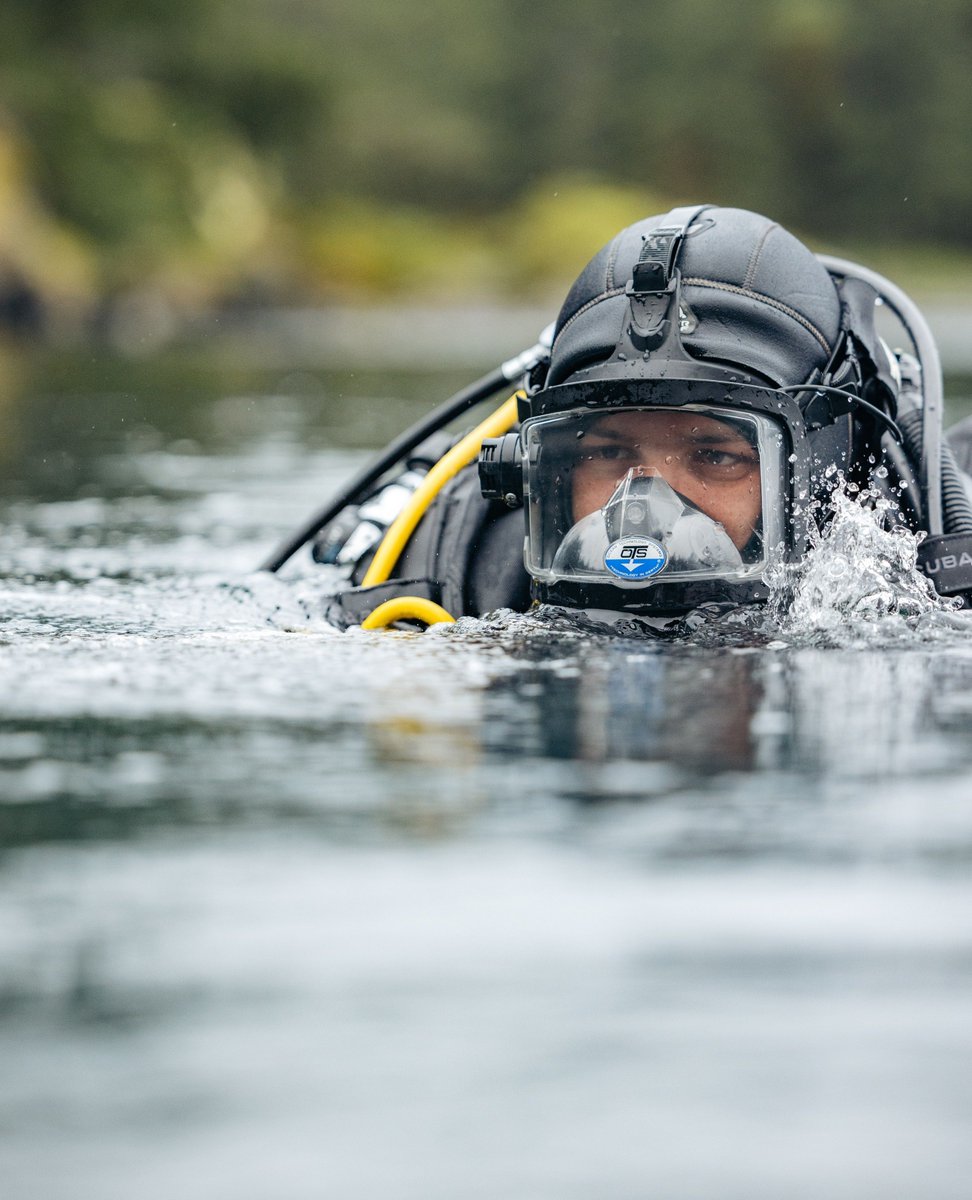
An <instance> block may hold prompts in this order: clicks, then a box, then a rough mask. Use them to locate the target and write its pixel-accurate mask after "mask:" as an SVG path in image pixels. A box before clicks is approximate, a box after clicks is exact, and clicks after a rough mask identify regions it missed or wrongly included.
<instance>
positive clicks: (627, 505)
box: [523, 389, 790, 608]
mask: <svg viewBox="0 0 972 1200" xmlns="http://www.w3.org/2000/svg"><path fill="white" fill-rule="evenodd" d="M655 390H657V389H655ZM710 390H711V389H710ZM523 444H524V451H523V463H524V498H525V501H526V504H527V541H526V566H527V570H528V571H529V572H530V574H531V575H532V576H533V578H534V579H535V580H536V581H537V583H538V584H539V585H540V586H541V587H543V588H544V589H545V591H546V592H547V593H548V597H549V598H551V599H555V598H557V597H558V596H562V597H566V596H567V595H570V596H571V597H572V598H573V602H574V603H577V602H582V601H581V600H580V597H581V595H582V594H588V593H594V592H597V591H599V590H600V591H603V590H604V589H610V590H613V589H622V590H623V592H624V593H625V595H624V597H623V600H622V602H621V603H620V604H619V603H613V604H610V605H605V606H607V607H624V608H631V607H633V606H638V607H640V606H641V605H644V604H652V603H653V602H654V601H656V600H658V599H663V602H664V603H665V604H667V605H671V604H672V589H673V587H674V588H677V589H678V590H680V591H682V592H685V591H686V589H688V592H689V593H691V595H692V597H693V599H691V600H689V601H688V603H696V602H698V600H697V597H698V595H699V594H700V589H704V588H707V590H708V593H709V598H711V596H712V594H721V592H720V589H721V587H722V586H723V585H725V586H728V587H735V588H736V589H737V590H738V589H739V588H740V587H747V586H748V587H753V586H758V585H759V584H760V583H761V580H762V576H763V574H764V572H765V570H766V569H767V567H768V566H769V565H770V564H771V563H772V562H774V561H777V560H779V559H780V558H781V557H784V556H785V554H786V543H787V538H786V534H785V529H784V520H785V516H786V513H787V511H788V509H789V507H790V506H789V500H788V494H787V493H788V490H789V489H788V487H787V478H788V477H787V476H786V473H785V470H784V467H785V466H788V465H789V464H787V463H786V457H787V456H786V455H785V454H784V448H785V446H786V445H787V439H786V437H785V435H784V429H783V426H782V425H781V424H780V423H779V422H778V421H776V420H775V419H774V418H773V417H771V416H769V415H768V414H764V413H759V412H748V413H741V412H739V410H738V409H735V410H733V409H729V408H726V407H722V406H718V405H711V404H710V405H704V404H700V403H695V404H691V405H684V404H683V405H680V406H677V407H675V406H672V407H667V406H656V407H648V406H644V407H624V408H622V407H616V408H613V409H612V410H610V411H608V412H605V411H603V410H601V411H597V410H593V411H592V410H591V409H590V408H586V409H585V408H582V409H579V410H578V409H572V410H569V411H567V412H563V413H561V414H558V415H556V416H549V417H541V418H538V419H536V420H532V421H528V422H527V423H526V425H525V427H524V431H523ZM565 589H566V590H565ZM659 589H660V591H659ZM602 600H603V597H602ZM589 603H590V604H591V606H598V601H597V600H596V599H591V600H590V601H589ZM679 607H681V605H679Z"/></svg>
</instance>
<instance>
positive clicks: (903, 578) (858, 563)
mask: <svg viewBox="0 0 972 1200" xmlns="http://www.w3.org/2000/svg"><path fill="white" fill-rule="evenodd" d="M828 512H829V519H828V522H827V524H826V525H825V526H823V527H821V526H819V525H816V524H815V525H812V527H811V535H810V541H811V547H810V550H809V552H808V553H807V555H806V557H805V558H804V559H803V560H802V561H800V562H799V563H786V564H781V565H779V566H777V567H774V568H772V569H771V570H770V571H769V572H768V573H767V583H768V584H769V586H770V588H771V596H770V601H769V605H768V608H767V616H768V618H769V620H770V622H771V623H772V624H774V625H776V626H777V627H778V628H779V630H780V631H781V632H783V633H833V632H837V631H844V632H848V631H856V632H860V631H861V629H862V627H864V626H871V627H874V626H876V625H880V626H881V627H882V629H883V630H884V631H886V632H893V631H894V630H895V629H896V628H897V629H899V630H900V629H908V630H913V629H915V628H917V627H918V626H919V625H920V624H922V622H923V620H924V619H925V618H927V617H929V616H932V615H936V614H941V615H943V616H948V615H950V614H953V613H955V612H956V610H957V609H958V607H959V604H958V602H957V601H955V600H951V599H948V598H946V597H942V596H939V595H938V593H937V592H936V591H935V588H934V586H933V585H932V583H931V581H930V580H929V579H928V578H927V577H926V576H925V575H923V574H922V573H921V571H919V570H918V567H917V552H918V545H919V543H920V541H921V539H922V536H923V535H922V534H920V533H914V532H912V531H911V530H909V529H907V528H906V527H905V526H904V525H902V524H901V523H900V521H899V519H898V509H897V506H896V504H895V503H894V501H892V500H890V499H888V498H887V497H886V496H882V495H880V494H877V493H875V492H872V491H858V490H856V489H855V488H854V486H853V485H850V484H848V483H846V481H844V480H840V479H838V482H837V486H836V488H835V490H834V492H833V493H832V495H831V497H830V498H829V501H828ZM946 623H948V624H950V622H946Z"/></svg>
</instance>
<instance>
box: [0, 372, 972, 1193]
mask: <svg viewBox="0 0 972 1200" xmlns="http://www.w3.org/2000/svg"><path fill="white" fill-rule="evenodd" d="M139 370H141V371H146V370H147V366H146V365H145V364H143V365H142V366H141V367H140V368H139ZM170 370H171V372H172V373H170V374H169V375H166V376H164V377H162V382H159V381H158V380H157V381H156V384H155V387H156V389H157V391H155V392H153V391H152V389H150V388H146V390H144V391H140V390H138V389H135V388H132V389H131V394H130V395H128V398H127V399H123V398H122V393H124V391H125V389H124V387H123V386H122V383H121V382H120V381H119V379H118V378H114V379H110V380H108V382H107V383H105V385H104V388H103V390H101V391H99V390H98V389H95V388H91V389H89V390H88V391H87V392H85V393H83V394H74V393H72V392H71V391H70V389H69V383H70V380H69V379H67V378H66V377H65V376H63V375H62V376H58V375H57V369H56V368H55V366H54V365H50V366H49V367H48V368H47V371H48V374H47V376H46V379H45V384H44V387H39V386H38V390H37V391H36V392H34V393H30V388H29V386H28V384H26V383H24V382H23V381H22V383H21V385H20V386H21V387H22V388H25V389H26V392H22V393H21V394H22V395H29V399H30V404H29V405H28V406H26V407H25V406H24V403H23V401H18V405H14V406H13V407H11V406H10V405H9V404H8V406H7V408H6V409H4V410H3V417H2V419H3V421H4V423H5V424H4V428H9V429H10V430H12V431H14V432H15V434H16V436H14V435H13V434H12V435H11V440H10V441H9V442H8V443H7V444H6V445H7V454H8V459H7V472H8V474H7V476H6V480H5V483H4V488H3V496H4V497H5V498H4V499H3V500H2V501H0V517H2V527H0V597H2V610H0V666H2V670H0V846H2V848H3V849H2V855H0V1054H2V1057H3V1062H4V1070H3V1072H0V1138H2V1139H3V1143H4V1145H3V1152H2V1161H3V1163H4V1166H3V1175H4V1189H3V1195H4V1197H6V1196H8V1195H9V1196H12V1197H18V1198H19V1197H21V1196H23V1197H28V1196H29V1197H34V1196H38V1197H44V1198H45V1200H46V1198H48V1197H50V1198H51V1200H62V1198H63V1200H68V1198H70V1200H114V1198H116V1197H117V1198H119V1200H121V1198H124V1200H129V1198H130V1197H131V1196H132V1195H133V1194H136V1193H137V1194H138V1195H139V1196H142V1197H148V1198H149V1200H155V1198H159V1200H162V1197H165V1198H166V1200H169V1198H170V1197H172V1196H173V1195H178V1196H180V1197H186V1198H188V1200H196V1198H198V1200H214V1198H216V1200H221V1198H222V1197H226V1198H227V1200H229V1198H231V1197H232V1198H233V1200H261V1198H264V1197H268V1196H273V1197H277V1196H279V1197H283V1198H285V1200H292V1198H293V1200H303V1198H304V1197H307V1198H308V1200H310V1198H311V1197H314V1198H315V1200H316V1198H318V1197H320V1196H321V1195H332V1194H333V1195H340V1196H345V1195H347V1196H371V1195H375V1196H382V1197H392V1198H398V1197H402V1198H405V1197H408V1198H411V1197H415V1198H416V1200H418V1198H419V1197H421V1198H422V1200H425V1198H427V1197H441V1198H443V1200H445V1198H447V1197H448V1198H451V1197H454V1196H457V1195H467V1194H472V1195H473V1196H477V1195H482V1196H484V1197H485V1196H496V1195H504V1196H510V1197H523V1198H524V1200H526V1198H530V1200H533V1198H536V1197H541V1198H545V1197H550V1198H551V1200H553V1198H555V1197H556V1198H557V1200H561V1198H562V1197H578V1200H580V1198H581V1197H584V1198H587V1197H590V1196H592V1195H597V1196H600V1195H605V1196H609V1197H628V1196H632V1197H633V1196H642V1195H652V1194H658V1195H665V1196H667V1195H693V1196H704V1197H708V1196H712V1197H723V1196H737V1195H738V1196H746V1197H747V1198H748V1197H764V1196H765V1197H777V1196H780V1195H787V1196H789V1195H795V1196H797V1197H807V1198H809V1197H819V1196H827V1197H838V1198H841V1197H847V1198H850V1197H859V1196H871V1195H873V1196H881V1197H900V1198H902V1200H904V1198H905V1197H909V1198H910V1197H915V1196H923V1195H933V1196H935V1197H936V1198H938V1197H942V1198H946V1200H950V1198H953V1197H954V1198H956V1200H958V1198H959V1197H964V1196H965V1195H966V1194H967V1180H968V1178H969V1173H970V1170H972V1151H970V1150H969V1148H968V1141H969V1139H968V1136H967V1128H966V1126H967V1122H966V1119H965V1118H966V1113H967V1110H968V1107H969V1102H970V1099H972V1095H970V1093H972V1087H970V1084H969V1078H970V1075H969V1062H970V1052H972V1020H970V1017H969V1012H970V1007H972V1006H970V1001H972V970H970V963H972V919H970V918H972V885H970V882H969V878H968V869H969V864H970V862H972V806H970V804H969V796H970V794H972V739H970V737H969V734H970V730H972V700H970V697H972V636H970V634H969V632H968V631H967V630H966V628H965V623H964V619H961V618H958V617H955V616H952V615H950V614H943V613H933V614H930V615H929V617H928V619H923V621H922V622H912V623H911V624H910V625H909V624H908V623H906V622H902V621H900V620H898V621H891V620H888V621H883V622H882V621H880V620H872V621H867V622H861V623H859V624H858V625H856V626H854V627H850V626H846V627H844V628H843V629H842V630H840V636H839V637H836V638H832V639H831V643H830V644H829V645H823V644H821V641H820V638H819V637H818V636H817V635H816V634H814V636H813V637H811V636H809V635H807V634H806V633H801V631H800V630H792V629H790V630H779V629H777V630H775V631H774V630H769V631H767V630H753V629H749V630H747V629H746V628H745V627H740V628H739V629H736V630H735V631H733V630H732V629H728V630H718V629H716V630H712V629H709V630H703V631H700V632H699V633H698V635H697V636H693V637H692V638H689V639H688V640H683V641H678V642H660V641H653V640H652V641H639V640H634V639H619V638H614V637H610V636H605V635H603V634H591V633H589V632H584V631H581V630H578V629H577V628H574V627H571V626H569V625H565V624H564V623H563V622H558V621H555V620H547V619H545V618H544V619H541V618H540V617H530V618H512V617H510V616H497V617H493V618H490V619H487V620H485V621H482V622H474V621H463V622H460V623H459V625H457V626H456V627H453V628H450V629H446V628H439V629H436V630H434V631H432V632H430V633H428V634H426V635H424V636H420V635H408V634H396V633H392V634H384V635H382V634H376V635H367V634H362V633H361V632H360V631H351V632H349V633H347V634H339V633H337V632H335V631H333V630H330V629H328V628H327V627H326V626H325V625H324V624H323V622H322V621H321V619H320V615H319V614H320V612H321V609H322V604H321V599H322V596H323V595H324V594H325V592H326V590H327V586H328V582H327V579H326V577H325V576H323V575H322V574H321V573H320V572H316V571H313V570H310V569H307V568H295V570H294V571H293V573H292V574H291V575H290V576H289V577H288V578H286V579H276V578H270V577H262V576H258V575H254V574H251V573H250V569H251V568H252V566H253V564H254V563H256V562H257V561H259V560H260V559H261V558H262V556H263V555H264V554H265V552H266V550H267V548H268V546H269V545H271V544H272V543H273V542H274V541H275V539H276V538H277V537H278V536H279V535H280V534H282V533H284V532H285V531H286V530H287V529H288V527H289V526H290V525H292V524H293V523H294V522H296V521H297V520H299V519H301V518H302V517H303V515H304V514H305V513H306V512H307V511H309V510H310V509H312V508H314V507H315V506H316V505H317V503H318V501H319V500H320V498H321V495H322V493H325V492H327V491H328V490H329V489H330V488H331V487H333V486H335V485H336V483H337V482H338V480H339V479H340V478H342V477H344V476H346V475H347V474H348V473H349V471H350V470H351V469H352V468H353V466H354V465H356V463H357V462H358V461H360V458H359V457H357V456H356V452H355V451H354V449H353V448H352V449H349V448H347V447H348V443H347V442H345V443H341V442H339V441H337V440H335V439H334V438H332V436H331V431H332V429H333V428H334V426H335V425H336V424H340V422H341V421H342V420H343V416H342V413H344V411H345V406H346V405H347V403H348V401H347V400H345V399H343V398H342V397H345V396H346V395H347V394H348V393H347V391H346V386H347V379H346V378H345V379H343V381H342V380H339V379H337V377H335V378H328V376H327V375H326V373H322V374H321V375H320V376H319V377H318V382H319V387H318V388H316V389H315V388H312V387H310V386H309V385H306V381H305V386H304V387H303V390H300V389H296V390H295V391H294V392H293V393H292V394H285V392H284V391H281V392H280V394H277V393H276V391H273V390H270V391H260V390H259V389H260V387H266V386H267V385H266V384H265V383H263V384H261V383H260V381H259V380H253V379H251V380H250V381H249V384H248V385H247V387H246V388H243V387H242V384H241V386H240V388H239V390H235V391H232V390H229V384H228V383H227V382H226V377H225V375H222V374H220V373H219V372H215V371H214V372H212V373H211V374H209V375H208V376H207V375H199V376H198V377H197V378H196V382H195V384H191V381H190V382H186V379H185V377H184V376H180V375H179V373H178V372H177V371H175V370H174V368H170ZM179 378H182V379H183V385H181V390H180V385H179V384H178V379H179ZM58 380H60V382H58ZM220 380H222V381H223V382H222V383H221V382H220ZM55 385H56V386H55ZM355 386H357V387H358V388H359V392H358V393H356V397H357V398H356V399H355V400H354V403H353V407H356V408H357V409H361V407H362V405H361V400H360V397H361V395H362V394H364V393H365V392H366V391H367V390H370V392H371V393H372V394H374V395H376V396H378V397H381V396H385V395H392V394H396V393H397V394H399V395H405V396H406V397H408V396H409V395H410V396H411V397H412V403H415V404H417V401H418V392H419V391H421V390H422V389H426V388H431V383H430V381H428V380H425V381H423V383H422V388H421V389H420V388H418V385H417V384H416V381H415V379H414V378H413V379H412V380H411V382H409V381H408V380H405V381H401V380H398V381H396V380H392V379H384V380H383V381H382V382H381V384H380V386H378V385H377V384H376V383H375V381H374V380H373V379H372V380H370V381H367V386H366V385H365V384H362V383H361V382H360V381H358V384H356V385H355ZM447 386H448V385H446V384H442V385H439V386H438V387H437V388H436V395H441V394H442V392H443V391H444V390H445V388H446V387H447ZM410 388H412V390H411V391H410V390H409V389H410ZM125 394H126V395H127V393H125ZM156 396H162V397H163V398H164V399H165V404H164V405H161V403H160V401H159V400H158V399H156V398H155V397H156ZM126 405H128V406H129V408H128V410H127V412H128V415H130V414H133V413H137V419H136V418H135V417H133V422H134V427H133V425H132V424H130V423H129V421H128V419H127V415H126V408H125V406H126ZM372 411H373V410H372ZM381 411H384V409H382V410H381ZM122 417H126V420H125V422H124V424H123V422H122V420H121V418H122ZM356 419H357V420H359V421H365V420H366V416H365V417H363V416H362V415H361V414H360V412H359V414H358V416H357V418H356ZM398 423H399V424H402V423H404V418H403V419H402V420H401V421H399V422H398ZM45 425H47V426H48V433H47V434H45V432H44V427H45ZM45 437H47V438H49V442H50V447H49V449H50V453H46V450H47V449H48V447H47V444H46V442H45ZM352 441H353V439H352ZM45 456H46V457H47V458H48V459H49V462H48V463H47V464H44V463H43V461H42V460H43V459H44V457H45ZM51 463H53V464H54V466H53V468H52V466H51Z"/></svg>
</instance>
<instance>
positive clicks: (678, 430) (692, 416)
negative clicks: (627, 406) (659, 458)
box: [589, 409, 747, 442]
mask: <svg viewBox="0 0 972 1200" xmlns="http://www.w3.org/2000/svg"><path fill="white" fill-rule="evenodd" d="M589 432H590V434H591V435H592V436H600V437H606V438H610V439H612V440H615V439H617V440H620V441H625V442H659V441H672V440H679V441H683V440H684V441H693V442H701V441H706V442H714V441H718V442H730V441H740V442H745V441H746V440H747V439H746V437H745V435H744V434H743V433H742V432H741V431H740V430H739V429H738V428H736V427H735V426H733V425H731V424H730V423H729V422H728V421H724V420H720V419H719V418H718V417H712V416H707V415H706V414H704V413H700V412H685V411H679V410H672V411H670V410H664V411H662V410H658V409H655V410H653V411H651V412H618V413H610V414H609V415H608V416H605V417H600V418H599V419H598V420H596V421H595V422H594V423H593V424H592V425H591V427H590V430H589Z"/></svg>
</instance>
